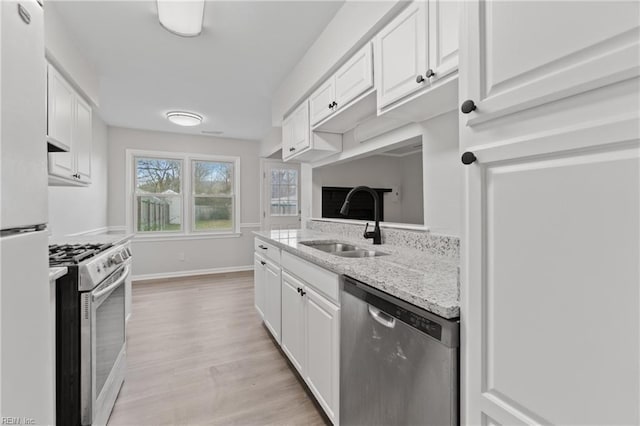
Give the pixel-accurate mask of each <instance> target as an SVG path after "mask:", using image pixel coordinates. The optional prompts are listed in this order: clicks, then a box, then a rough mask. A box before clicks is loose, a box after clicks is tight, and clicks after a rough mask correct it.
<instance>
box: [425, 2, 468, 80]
mask: <svg viewBox="0 0 640 426" xmlns="http://www.w3.org/2000/svg"><path fill="white" fill-rule="evenodd" d="M461 5H462V3H461V2H460V1H450V0H429V26H428V27H429V28H428V37H429V68H430V69H431V70H432V71H433V76H432V77H431V78H430V82H431V83H433V82H435V81H438V80H439V79H441V78H444V77H446V76H448V75H449V74H451V73H452V72H454V71H457V69H458V56H459V47H460V42H459V33H460V17H461V16H460V13H461Z"/></svg>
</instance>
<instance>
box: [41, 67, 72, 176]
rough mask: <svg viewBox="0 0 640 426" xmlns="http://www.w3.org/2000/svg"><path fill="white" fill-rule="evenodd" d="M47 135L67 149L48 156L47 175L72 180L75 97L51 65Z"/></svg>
mask: <svg viewBox="0 0 640 426" xmlns="http://www.w3.org/2000/svg"><path fill="white" fill-rule="evenodd" d="M47 78H48V90H47V93H48V98H47V135H48V137H49V138H52V139H54V140H55V141H58V142H59V143H60V144H63V145H66V146H67V147H69V151H68V152H56V153H50V154H49V163H48V167H49V174H51V175H56V176H60V177H63V178H67V179H74V176H73V175H74V174H75V173H76V169H75V167H76V166H75V150H74V148H75V147H74V146H73V127H74V122H75V119H76V118H75V115H76V107H75V105H76V100H75V98H76V95H75V92H74V90H73V89H72V88H71V86H70V85H69V83H67V82H66V81H65V80H64V78H63V77H62V76H61V75H60V73H58V71H56V69H55V68H53V67H52V66H51V65H49V67H48V68H47Z"/></svg>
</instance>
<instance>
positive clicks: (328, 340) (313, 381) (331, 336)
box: [304, 287, 340, 422]
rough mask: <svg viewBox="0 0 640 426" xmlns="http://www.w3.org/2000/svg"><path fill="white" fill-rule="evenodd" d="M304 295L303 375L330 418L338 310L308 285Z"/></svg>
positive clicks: (335, 388) (335, 397)
mask: <svg viewBox="0 0 640 426" xmlns="http://www.w3.org/2000/svg"><path fill="white" fill-rule="evenodd" d="M305 291H306V294H305V298H306V299H307V300H306V317H307V320H306V333H305V334H306V355H307V362H306V366H307V369H306V374H305V376H304V377H305V380H306V382H307V384H308V385H309V388H310V389H311V391H312V392H313V394H314V395H315V396H316V398H317V399H318V402H319V403H320V405H322V407H323V408H324V410H325V412H326V413H327V415H328V416H329V418H330V419H331V420H332V421H334V422H335V421H336V419H337V415H338V404H339V385H340V380H339V373H340V371H339V370H340V369H339V363H340V348H339V346H340V334H339V333H340V319H339V309H338V307H337V306H335V305H334V304H333V303H331V302H329V301H328V300H327V299H325V298H324V297H322V296H320V295H319V294H318V293H316V292H315V291H313V290H311V289H310V288H309V287H306V288H305Z"/></svg>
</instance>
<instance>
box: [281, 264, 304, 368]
mask: <svg viewBox="0 0 640 426" xmlns="http://www.w3.org/2000/svg"><path fill="white" fill-rule="evenodd" d="M303 288H304V283H302V282H301V281H300V280H298V279H296V278H294V277H292V276H291V275H289V274H288V273H287V272H285V271H283V272H282V340H281V341H282V350H283V351H284V353H285V354H286V355H287V357H288V358H289V360H290V361H291V363H292V364H293V366H294V367H295V368H296V370H298V372H299V373H300V374H301V375H303V376H304V366H305V353H304V351H305V326H304V299H303V297H302V296H301V295H300V290H301V289H303Z"/></svg>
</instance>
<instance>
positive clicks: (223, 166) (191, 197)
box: [127, 150, 240, 236]
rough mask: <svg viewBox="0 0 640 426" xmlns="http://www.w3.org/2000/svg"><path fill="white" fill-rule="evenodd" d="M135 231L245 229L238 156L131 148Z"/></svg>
mask: <svg viewBox="0 0 640 426" xmlns="http://www.w3.org/2000/svg"><path fill="white" fill-rule="evenodd" d="M127 157H128V158H129V161H131V163H132V166H133V167H132V168H131V170H133V174H132V175H133V176H128V178H127V179H128V182H129V185H130V186H129V187H130V188H132V189H133V196H132V197H131V198H129V199H130V200H132V205H131V208H130V209H129V211H130V212H131V216H130V217H131V218H132V221H131V222H130V223H131V226H130V229H133V230H135V232H137V233H139V234H148V235H157V234H161V235H171V234H175V235H181V236H184V235H189V234H191V235H196V234H211V233H227V234H229V233H238V232H239V227H240V224H239V206H238V196H239V194H238V189H239V179H238V174H239V168H240V159H239V158H237V157H213V156H202V155H193V154H172V153H160V152H143V151H133V150H128V151H127Z"/></svg>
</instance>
